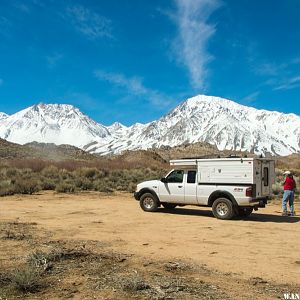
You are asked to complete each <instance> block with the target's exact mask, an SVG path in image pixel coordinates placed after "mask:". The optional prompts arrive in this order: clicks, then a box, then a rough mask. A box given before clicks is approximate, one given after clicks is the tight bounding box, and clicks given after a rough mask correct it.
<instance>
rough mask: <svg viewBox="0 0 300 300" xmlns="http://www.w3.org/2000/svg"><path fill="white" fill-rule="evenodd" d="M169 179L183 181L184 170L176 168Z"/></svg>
mask: <svg viewBox="0 0 300 300" xmlns="http://www.w3.org/2000/svg"><path fill="white" fill-rule="evenodd" d="M167 181H168V182H176V183H181V182H182V181H183V171H182V170H174V171H173V172H172V173H170V174H169V176H168V177H167Z"/></svg>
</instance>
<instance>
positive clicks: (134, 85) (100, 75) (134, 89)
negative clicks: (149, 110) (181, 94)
mask: <svg viewBox="0 0 300 300" xmlns="http://www.w3.org/2000/svg"><path fill="white" fill-rule="evenodd" d="M94 74H95V76H96V78H97V79H99V80H104V81H107V82H110V83H111V84H113V85H115V86H118V87H121V88H125V89H126V91H127V92H128V93H129V94H130V95H131V96H132V95H133V96H143V97H144V98H145V99H148V101H149V102H150V103H151V104H152V105H154V106H158V107H165V106H168V105H169V104H170V99H169V98H168V97H167V96H166V95H163V94H161V93H160V92H158V91H156V90H153V89H150V88H147V87H145V86H144V84H143V81H142V78H140V77H130V78H128V77H126V76H124V75H123V74H120V73H111V72H106V71H103V70H96V71H95V72H94Z"/></svg>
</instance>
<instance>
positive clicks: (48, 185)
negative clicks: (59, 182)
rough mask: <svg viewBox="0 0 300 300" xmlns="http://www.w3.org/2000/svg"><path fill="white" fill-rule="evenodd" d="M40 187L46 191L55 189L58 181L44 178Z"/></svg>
mask: <svg viewBox="0 0 300 300" xmlns="http://www.w3.org/2000/svg"><path fill="white" fill-rule="evenodd" d="M40 187H41V189H42V190H44V191H53V190H55V188H56V183H55V182H54V180H52V179H47V178H43V179H42V181H41V183H40Z"/></svg>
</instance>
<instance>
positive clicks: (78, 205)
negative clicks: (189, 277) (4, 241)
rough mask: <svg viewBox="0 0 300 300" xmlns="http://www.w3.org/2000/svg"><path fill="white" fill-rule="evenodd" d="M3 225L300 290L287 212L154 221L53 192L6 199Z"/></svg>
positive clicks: (191, 212)
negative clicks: (29, 225)
mask: <svg viewBox="0 0 300 300" xmlns="http://www.w3.org/2000/svg"><path fill="white" fill-rule="evenodd" d="M296 209H297V208H296ZM0 219H1V221H3V222H7V221H14V220H18V221H20V222H36V223H37V227H38V228H40V229H44V230H48V231H49V232H51V233H52V234H53V236H52V238H53V239H58V240H59V239H61V240H68V239H70V240H87V241H101V242H104V243H105V244H106V245H107V247H109V248H110V249H112V250H113V251H117V252H121V253H126V254H134V255H137V256H138V257H140V258H141V259H142V260H143V259H145V260H151V261H174V260H182V261H186V262H188V263H190V264H194V263H195V264H197V265H201V266H204V267H205V268H208V269H210V270H214V271H215V272H216V273H218V272H220V274H223V275H224V274H231V276H233V277H235V278H238V279H242V280H251V279H253V278H260V279H263V280H266V281H268V282H272V283H273V284H287V283H291V284H295V285H297V286H298V284H299V278H300V218H299V217H282V216H281V215H280V204H270V205H268V207H267V208H265V209H261V210H259V211H258V212H255V213H253V214H252V215H251V216H250V217H248V218H247V219H244V220H242V219H236V220H230V221H222V220H217V219H215V218H214V217H213V216H212V213H211V210H210V209H208V208H197V207H191V206H188V207H183V208H178V209H175V210H173V211H171V210H168V211H167V210H164V209H160V210H159V211H158V212H156V213H146V212H143V211H142V210H141V209H140V207H139V203H138V202H137V201H135V200H134V199H133V198H132V195H130V194H126V193H124V194H123V193H119V194H115V195H99V194H98V193H86V194H75V195H66V194H56V193H52V192H46V193H42V194H40V195H33V196H12V197H6V198H1V199H0ZM0 251H2V257H3V255H4V254H3V251H4V250H3V249H2V250H1V249H0ZM4 257H5V255H4ZM297 292H300V290H299V291H297ZM279 296H282V295H279Z"/></svg>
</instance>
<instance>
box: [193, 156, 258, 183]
mask: <svg viewBox="0 0 300 300" xmlns="http://www.w3.org/2000/svg"><path fill="white" fill-rule="evenodd" d="M253 179H254V178H253V160H219V161H217V162H215V161H198V182H199V183H200V184H203V183H226V184H253Z"/></svg>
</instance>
